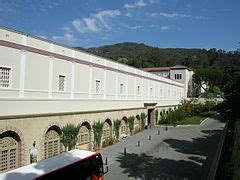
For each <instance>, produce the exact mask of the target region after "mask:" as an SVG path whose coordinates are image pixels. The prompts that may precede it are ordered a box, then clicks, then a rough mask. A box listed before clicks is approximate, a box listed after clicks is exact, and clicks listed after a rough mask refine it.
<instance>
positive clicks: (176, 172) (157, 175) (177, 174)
mask: <svg viewBox="0 0 240 180" xmlns="http://www.w3.org/2000/svg"><path fill="white" fill-rule="evenodd" d="M117 161H118V162H119V163H120V167H121V168H123V173H125V174H127V175H128V177H129V178H138V179H145V180H152V179H158V180H184V179H185V180H187V179H194V180H198V179H199V177H200V171H199V169H200V165H198V164H196V163H194V162H191V161H184V160H180V161H176V160H171V159H163V158H155V157H153V156H150V155H147V154H144V153H143V154H134V153H131V154H126V155H124V154H123V153H122V154H120V155H119V157H118V158H117Z"/></svg>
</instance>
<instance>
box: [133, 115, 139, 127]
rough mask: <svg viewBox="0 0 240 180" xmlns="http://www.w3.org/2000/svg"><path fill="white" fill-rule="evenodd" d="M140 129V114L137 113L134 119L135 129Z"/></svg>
mask: <svg viewBox="0 0 240 180" xmlns="http://www.w3.org/2000/svg"><path fill="white" fill-rule="evenodd" d="M139 129H140V116H139V115H137V116H136V118H135V120H134V130H139Z"/></svg>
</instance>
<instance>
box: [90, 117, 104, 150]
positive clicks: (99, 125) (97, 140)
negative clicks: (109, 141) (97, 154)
mask: <svg viewBox="0 0 240 180" xmlns="http://www.w3.org/2000/svg"><path fill="white" fill-rule="evenodd" d="M92 127H93V134H94V147H95V148H96V149H100V146H101V139H102V134H103V122H100V121H98V122H94V124H93V126H92Z"/></svg>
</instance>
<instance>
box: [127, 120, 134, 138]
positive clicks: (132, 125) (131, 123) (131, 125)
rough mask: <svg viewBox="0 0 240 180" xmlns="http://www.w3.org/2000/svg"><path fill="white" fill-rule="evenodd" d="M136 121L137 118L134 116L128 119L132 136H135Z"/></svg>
mask: <svg viewBox="0 0 240 180" xmlns="http://www.w3.org/2000/svg"><path fill="white" fill-rule="evenodd" d="M134 120H135V117H134V116H130V117H129V118H128V124H129V130H130V134H131V135H133V130H134Z"/></svg>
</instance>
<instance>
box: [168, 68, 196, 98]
mask: <svg viewBox="0 0 240 180" xmlns="http://www.w3.org/2000/svg"><path fill="white" fill-rule="evenodd" d="M175 74H182V79H175ZM192 76H193V71H190V70H188V69H171V71H170V78H171V79H174V80H175V81H178V82H181V83H183V84H184V97H185V98H186V97H188V93H191V91H192Z"/></svg>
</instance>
